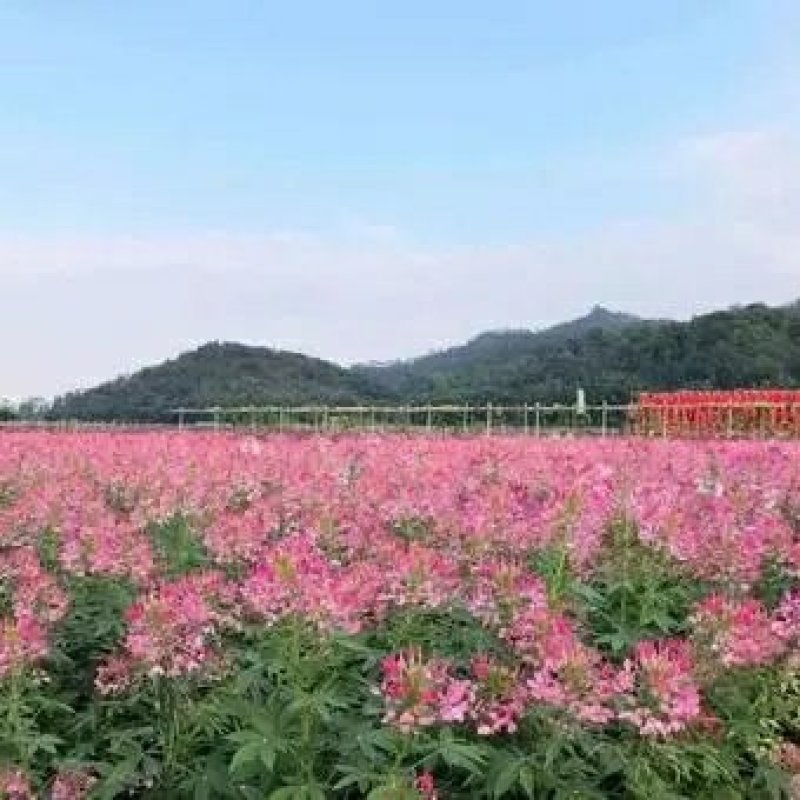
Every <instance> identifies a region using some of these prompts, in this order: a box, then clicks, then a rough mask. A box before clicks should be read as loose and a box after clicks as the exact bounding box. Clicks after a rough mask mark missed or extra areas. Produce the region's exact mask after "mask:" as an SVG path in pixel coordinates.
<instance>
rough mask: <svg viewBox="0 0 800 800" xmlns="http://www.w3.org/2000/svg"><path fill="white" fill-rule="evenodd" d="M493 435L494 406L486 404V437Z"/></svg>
mask: <svg viewBox="0 0 800 800" xmlns="http://www.w3.org/2000/svg"><path fill="white" fill-rule="evenodd" d="M491 433H492V404H491V403H487V404H486V435H487V436H491Z"/></svg>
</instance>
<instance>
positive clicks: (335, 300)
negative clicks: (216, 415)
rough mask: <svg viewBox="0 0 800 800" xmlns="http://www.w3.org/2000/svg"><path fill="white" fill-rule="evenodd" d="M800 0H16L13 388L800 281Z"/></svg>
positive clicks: (3, 213)
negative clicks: (228, 350) (208, 355)
mask: <svg viewBox="0 0 800 800" xmlns="http://www.w3.org/2000/svg"><path fill="white" fill-rule="evenodd" d="M798 39H800V3H797V2H796V0H671V1H670V2H669V3H657V2H641V0H604V1H603V2H597V0H561V2H558V3H553V2H540V1H539V0H527V2H516V1H514V0H494V1H493V2H491V3H489V2H483V1H481V2H478V1H477V0H459V2H456V1H455V0H436V2H431V0H404V1H403V2H402V3H401V2H391V1H390V0H374V1H373V2H367V1H366V0H338V2H336V3H332V2H329V1H328V0H316V1H312V0H293V2H291V3H287V2H271V0H260V1H258V2H257V1H256V0H249V1H248V0H214V1H212V0H168V2H164V0H137V2H127V3H108V2H107V1H106V0H70V2H68V3H65V2H63V0H2V2H0V340H2V342H3V343H4V345H3V347H2V360H1V361H0V364H2V369H0V397H10V398H22V397H29V396H34V395H41V396H45V397H51V396H53V395H55V394H58V393H61V392H64V391H67V390H71V389H75V388H79V387H89V386H92V385H94V384H95V383H97V382H100V381H103V380H106V379H109V378H112V377H114V376H115V375H118V374H123V373H129V372H132V371H134V370H136V369H137V368H139V367H141V366H143V365H146V364H151V363H157V362H159V361H161V360H163V359H165V358H168V357H172V356H175V355H176V354H178V353H179V352H181V351H183V350H186V349H189V348H192V347H195V346H197V345H199V344H201V343H203V342H205V341H209V340H222V341H244V342H248V343H253V344H263V345H269V346H273V347H278V348H283V349H290V350H297V351H301V352H305V353H309V354H311V355H315V356H320V357H323V358H329V359H331V360H334V361H337V362H339V363H344V364H349V363H354V362H362V361H373V360H378V361H383V360H389V359H393V358H398V357H408V356H411V355H415V354H421V353H425V352H428V351H430V350H432V349H435V348H439V347H442V346H446V345H450V344H453V343H458V342H461V341H464V340H466V339H467V338H469V337H471V336H473V335H475V334H477V333H479V332H481V331H484V330H487V329H496V328H520V327H524V328H534V329H535V328H539V327H543V326H545V325H548V324H552V323H555V322H559V321H562V320H565V319H568V318H572V317H575V316H578V315H580V314H582V313H585V312H586V311H587V310H588V309H589V308H590V307H591V306H593V305H595V304H602V305H606V306H608V307H611V308H613V309H616V310H623V311H628V312H632V313H638V314H640V315H643V316H654V317H674V318H679V319H685V318H688V317H690V316H691V315H693V314H696V313H702V312H704V311H708V310H711V309H715V308H720V307H726V306H729V305H732V304H737V303H749V302H756V301H761V302H767V303H771V304H777V303H783V302H788V301H790V300H792V299H795V298H797V297H800V226H798V224H797V220H798V219H800V50H798V48H797V47H796V42H797V41H798Z"/></svg>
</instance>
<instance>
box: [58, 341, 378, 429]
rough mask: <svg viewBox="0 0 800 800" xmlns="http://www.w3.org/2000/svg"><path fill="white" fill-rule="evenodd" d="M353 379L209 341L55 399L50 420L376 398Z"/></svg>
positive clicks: (154, 416)
mask: <svg viewBox="0 0 800 800" xmlns="http://www.w3.org/2000/svg"><path fill="white" fill-rule="evenodd" d="M380 396H381V395H380V393H379V392H378V391H377V390H376V389H375V388H374V387H372V386H371V385H370V383H369V381H368V380H367V379H365V378H364V377H363V376H361V375H359V374H358V373H356V372H352V371H349V370H346V369H344V368H343V367H340V366H337V365H336V364H332V363H331V362H329V361H323V360H321V359H318V358H310V357H308V356H304V355H301V354H299V353H290V352H285V351H281V350H272V349H270V348H267V347H250V346H248V345H243V344H233V343H218V342H212V343H209V344H205V345H203V346H202V347H200V348H198V349H197V350H193V351H191V352H188V353H184V354H182V355H180V356H178V357H177V358H175V359H173V360H170V361H165V362H164V363H163V364H159V365H158V366H153V367H147V368H146V369H142V370H140V371H139V372H136V373H134V374H133V375H130V376H125V377H121V378H117V379H116V380H113V381H110V382H108V383H104V384H102V385H101V386H98V387H96V388H94V389H89V390H86V391H81V392H73V393H70V394H67V395H65V396H63V397H60V398H57V399H56V401H55V403H54V404H53V408H52V411H51V416H54V417H57V418H69V419H119V420H125V419H141V420H160V419H165V420H166V419H171V418H172V416H171V415H169V413H168V412H169V410H170V409H175V408H179V407H185V408H206V407H209V406H216V405H219V406H246V405H257V404H261V405H269V404H274V405H296V404H304V403H319V404H329V405H340V404H349V403H359V402H368V401H370V400H372V401H375V400H378V399H380Z"/></svg>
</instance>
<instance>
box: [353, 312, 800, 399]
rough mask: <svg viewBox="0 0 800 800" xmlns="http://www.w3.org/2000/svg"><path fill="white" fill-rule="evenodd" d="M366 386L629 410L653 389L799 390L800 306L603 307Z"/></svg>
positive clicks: (392, 368) (417, 363)
mask: <svg viewBox="0 0 800 800" xmlns="http://www.w3.org/2000/svg"><path fill="white" fill-rule="evenodd" d="M361 372H362V374H363V375H364V376H365V377H366V378H370V379H372V380H373V381H375V382H376V383H377V384H378V385H379V386H382V387H383V388H384V389H386V390H387V391H392V392H395V393H399V394H401V395H403V396H404V397H406V398H408V399H409V400H410V401H414V402H469V403H483V402H486V401H487V400H490V401H492V402H501V403H503V402H513V403H516V402H523V401H531V400H540V401H544V402H564V401H570V400H571V399H572V398H574V396H575V389H576V388H577V387H579V386H580V387H583V388H584V389H585V390H586V392H587V394H588V395H589V397H591V398H594V399H595V400H600V399H606V400H609V401H611V402H627V401H628V400H629V399H630V397H631V395H632V394H634V393H636V392H638V391H642V390H646V389H676V388H714V387H719V388H734V387H737V386H800V304H798V303H794V304H791V305H787V306H781V307H776V308H770V307H768V306H765V305H763V304H753V305H749V306H745V307H737V308H731V309H728V310H726V311H717V312H713V313H711V314H703V315H699V316H696V317H694V318H693V319H691V320H690V321H688V322H671V321H664V320H641V319H637V318H636V317H630V316H627V315H618V314H614V313H612V312H609V311H606V310H605V309H602V308H596V309H594V310H593V311H592V312H591V313H590V314H589V315H587V316H586V317H582V318H580V319H578V320H574V321H573V322H570V323H565V324H564V325H558V326H555V327H554V328H549V329H546V330H544V331H540V332H538V333H532V332H527V331H509V332H498V333H489V334H483V335H482V336H478V337H477V338H475V339H473V340H472V341H470V342H468V343H467V344H465V345H463V346H461V347H455V348H451V349H449V350H445V351H443V352H441V353H434V354H431V355H429V356H424V357H422V358H418V359H414V360H411V361H406V362H399V363H396V364H393V365H388V366H384V367H381V368H378V369H375V368H371V367H366V368H361Z"/></svg>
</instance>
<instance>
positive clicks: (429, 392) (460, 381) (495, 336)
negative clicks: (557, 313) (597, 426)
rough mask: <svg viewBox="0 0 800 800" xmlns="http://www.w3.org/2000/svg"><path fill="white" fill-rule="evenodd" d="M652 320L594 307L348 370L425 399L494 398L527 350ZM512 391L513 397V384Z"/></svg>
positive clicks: (520, 364) (392, 390)
mask: <svg viewBox="0 0 800 800" xmlns="http://www.w3.org/2000/svg"><path fill="white" fill-rule="evenodd" d="M655 324H659V322H658V321H651V320H643V319H641V318H640V317H636V316H633V315H632V314H623V313H620V312H614V311H609V310H608V309H606V308H603V307H602V306H595V307H594V308H593V309H592V310H591V311H590V312H589V313H588V314H586V315H585V316H582V317H578V318H577V319H574V320H571V321H569V322H562V323H561V324H559V325H554V326H552V327H550V328H545V329H543V330H540V331H530V330H508V331H489V332H487V333H482V334H480V335H479V336H476V337H475V338H473V339H471V340H470V341H468V342H467V343H466V344H463V345H459V346H457V347H451V348H448V349H446V350H441V351H438V352H434V353H430V354H428V355H425V356H421V357H419V358H414V359H410V360H406V361H397V362H394V363H389V364H383V365H380V366H373V365H360V366H356V367H354V370H355V371H356V372H358V373H360V374H361V375H363V376H364V377H365V378H367V379H369V380H371V381H373V382H374V383H375V384H377V385H378V386H379V387H381V388H382V389H383V390H384V391H387V392H389V393H392V394H398V395H401V396H410V397H413V398H416V399H420V400H425V401H426V402H427V401H428V400H430V399H431V398H434V397H437V398H438V397H441V398H444V397H445V396H446V397H447V398H448V399H450V400H456V399H466V396H467V395H469V399H470V400H485V399H487V398H489V399H495V397H497V399H500V397H501V395H505V390H504V387H505V385H506V384H507V383H508V380H509V377H510V376H508V375H507V374H506V373H507V372H508V365H514V367H515V368H520V367H523V366H524V365H525V363H526V360H527V359H528V358H529V357H530V356H531V354H532V353H537V352H540V351H542V350H543V349H546V348H548V347H550V348H552V347H557V346H558V345H559V344H562V343H564V342H569V341H574V340H579V339H581V338H582V337H584V336H586V335H588V334H590V333H596V332H603V333H613V332H618V331H623V330H624V329H626V328H629V327H631V326H636V325H643V326H645V325H646V326H650V325H655ZM498 391H499V392H500V394H498ZM571 392H572V393H574V389H572V390H571ZM514 394H515V397H516V389H515V390H514Z"/></svg>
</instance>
